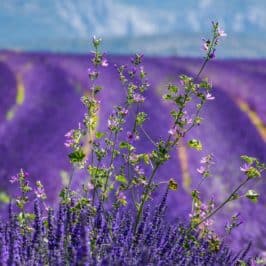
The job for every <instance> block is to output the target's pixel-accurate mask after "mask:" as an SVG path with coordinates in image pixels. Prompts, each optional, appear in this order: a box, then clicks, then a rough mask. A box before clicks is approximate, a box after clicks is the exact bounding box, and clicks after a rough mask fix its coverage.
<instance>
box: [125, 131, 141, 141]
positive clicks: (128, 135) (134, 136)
mask: <svg viewBox="0 0 266 266" xmlns="http://www.w3.org/2000/svg"><path fill="white" fill-rule="evenodd" d="M127 138H128V140H129V141H133V140H139V136H138V135H136V134H134V133H133V132H130V131H128V132H127Z"/></svg>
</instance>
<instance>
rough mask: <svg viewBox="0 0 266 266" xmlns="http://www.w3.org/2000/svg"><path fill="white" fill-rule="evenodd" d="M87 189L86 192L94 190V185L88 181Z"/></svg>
mask: <svg viewBox="0 0 266 266" xmlns="http://www.w3.org/2000/svg"><path fill="white" fill-rule="evenodd" d="M87 188H88V190H93V189H94V185H93V184H92V183H91V182H90V181H89V182H88V184H87Z"/></svg>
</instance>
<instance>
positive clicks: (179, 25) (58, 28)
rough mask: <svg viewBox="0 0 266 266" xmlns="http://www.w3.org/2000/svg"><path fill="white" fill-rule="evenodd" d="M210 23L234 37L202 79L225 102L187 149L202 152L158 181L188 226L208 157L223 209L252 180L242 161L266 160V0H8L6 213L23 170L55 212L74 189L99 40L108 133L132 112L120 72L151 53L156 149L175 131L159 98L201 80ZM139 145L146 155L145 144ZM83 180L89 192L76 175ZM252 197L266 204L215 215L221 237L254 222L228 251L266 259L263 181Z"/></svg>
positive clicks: (178, 154)
mask: <svg viewBox="0 0 266 266" xmlns="http://www.w3.org/2000/svg"><path fill="white" fill-rule="evenodd" d="M211 21H218V22H219V23H220V25H221V27H222V28H223V29H224V30H225V32H226V33H227V37H226V38H223V40H221V43H220V45H219V47H218V49H217V53H216V59H215V60H213V62H210V64H208V66H207V68H206V69H205V71H204V72H203V75H202V76H208V77H209V79H210V80H211V81H212V84H213V87H214V90H213V95H214V96H215V97H216V99H215V101H211V102H210V103H208V104H207V105H206V108H205V109H204V111H203V114H202V115H203V118H204V122H203V124H202V125H201V126H200V127H197V128H195V130H193V131H192V132H191V134H190V135H189V136H188V137H187V138H186V139H185V141H187V140H189V138H191V137H194V138H199V139H201V140H202V143H203V147H204V150H203V151H202V152H199V153H197V152H195V151H191V150H189V149H188V147H187V146H186V142H185V141H184V142H183V143H181V144H180V146H179V147H178V149H177V150H176V151H174V152H173V154H172V158H173V160H172V161H171V163H169V164H168V165H167V167H166V168H162V169H161V171H160V173H159V178H161V179H162V180H168V179H169V177H173V178H176V179H177V181H178V183H179V184H180V187H179V191H178V193H172V194H171V195H170V198H169V212H168V214H169V216H170V218H171V219H172V218H176V217H182V218H184V219H187V218H188V214H189V212H190V211H191V198H190V193H191V189H192V188H194V187H195V185H196V184H198V183H199V180H200V175H199V174H198V173H197V171H196V169H197V168H198V167H199V161H200V157H201V156H204V155H206V154H208V153H214V155H215V161H216V164H215V166H214V169H213V175H212V178H210V179H209V180H207V181H206V182H208V183H207V184H206V186H202V196H203V198H204V199H205V200H206V199H208V198H210V197H211V196H212V195H214V196H215V199H216V201H217V202H221V201H222V200H223V199H224V197H225V195H227V194H228V193H229V191H231V189H232V187H235V185H237V184H239V182H241V180H242V179H243V174H241V172H240V171H239V167H240V166H241V161H240V159H239V156H240V155H242V154H249V155H251V156H255V157H258V158H259V159H260V160H262V161H264V162H265V161H266V145H265V142H266V104H265V102H266V89H265V84H266V1H265V0H256V1H254V0H234V1H222V0H221V1H217V0H200V1H198V0H186V1H171V0H164V1H157V0H145V1H142V0H135V1H129V0H97V1H92V0H84V1H82V0H79V1H78V0H75V1H74V0H73V1H70V0H61V1H55V0H54V1H53V0H46V1H41V0H27V1H24V0H0V24H1V27H0V35H1V38H0V94H1V97H0V202H2V203H0V211H2V212H3V213H4V211H5V210H6V206H7V205H6V203H7V202H8V197H9V196H10V195H13V196H14V195H16V193H17V189H16V187H15V186H14V185H11V184H10V182H9V178H10V176H12V175H15V174H16V173H17V172H18V171H19V169H20V168H23V169H24V170H25V171H27V172H29V174H30V178H31V182H33V181H34V180H41V181H42V182H43V183H44V185H45V188H46V191H47V194H48V201H49V202H51V203H53V202H55V201H56V200H57V193H58V192H59V191H60V189H61V188H62V186H63V185H65V184H66V180H67V178H68V177H69V175H70V172H71V166H70V164H69V162H68V159H67V154H68V152H69V151H68V150H67V149H66V147H65V146H64V142H65V139H64V135H65V133H66V132H68V131H69V130H70V129H72V128H76V127H77V125H78V122H79V121H82V117H83V113H84V111H85V110H84V109H83V108H82V106H81V103H80V97H81V96H82V95H83V94H84V93H87V92H88V88H89V79H88V76H87V69H88V67H89V53H90V51H91V49H92V48H91V39H92V36H93V35H96V36H99V37H101V38H102V39H103V46H102V47H103V50H104V51H105V52H106V53H107V58H108V61H109V67H108V68H106V69H104V70H102V72H103V73H102V75H100V80H99V82H100V83H101V85H103V86H104V87H105V88H106V89H105V90H104V91H103V92H102V93H101V100H102V103H103V105H102V109H101V112H100V124H99V128H100V129H101V130H105V129H106V124H105V122H106V119H107V117H108V115H109V114H110V112H111V110H112V107H113V106H114V105H115V104H118V103H121V102H123V97H122V96H123V95H122V94H121V84H119V81H118V78H117V77H118V76H117V71H116V70H115V68H114V67H113V65H114V64H115V63H117V64H125V63H128V62H130V60H129V56H128V55H131V54H133V53H135V52H143V53H144V54H145V57H144V58H145V60H144V63H143V65H144V66H145V69H146V70H147V72H148V79H149V83H150V84H151V87H150V89H149V91H148V92H147V95H146V97H147V105H146V107H144V109H145V108H146V109H145V111H147V112H149V113H150V114H151V119H150V120H149V121H148V122H147V125H146V127H147V131H149V132H150V134H151V136H152V137H153V138H154V139H158V138H159V137H160V136H163V135H165V134H166V133H167V131H168V130H169V127H170V121H169V118H168V113H169V111H170V106H168V105H167V104H165V102H163V101H162V100H161V95H162V93H163V92H164V91H165V88H166V87H167V84H168V83H169V82H178V81H177V77H178V75H179V74H182V73H185V74H188V75H191V76H195V75H196V73H197V71H198V70H199V68H200V66H201V64H202V62H203V56H204V52H203V50H202V38H204V37H205V38H208V37H210V31H211ZM129 122H130V121H129ZM131 122H132V121H131ZM139 145H140V146H141V147H142V148H147V149H148V145H147V141H146V142H145V140H143V141H142V142H141V143H140V144H139ZM74 181H76V183H79V182H80V175H79V173H78V172H75V175H74ZM252 188H255V189H256V190H257V191H258V192H259V193H260V194H261V197H260V201H259V203H258V204H257V205H254V204H253V203H250V202H248V201H247V200H245V199H243V200H240V201H239V202H236V203H232V204H230V205H229V206H228V207H226V208H225V209H224V210H223V212H221V213H220V214H218V215H217V216H216V229H217V230H218V232H220V233H221V234H222V233H223V232H224V225H225V223H226V221H227V220H228V219H229V217H230V216H231V215H232V214H234V213H236V212H239V211H241V215H242V217H243V221H244V224H243V225H241V227H242V228H241V230H238V231H237V232H236V233H233V235H232V237H231V238H229V240H228V243H231V244H232V246H233V247H234V248H235V250H239V249H240V248H243V246H246V245H247V244H248V242H249V241H250V240H253V246H252V252H253V254H258V253H259V252H262V251H265V250H266V241H265V239H266V228H265V219H266V211H265V206H266V196H265V195H266V194H265V191H266V182H265V178H262V179H261V180H259V182H255V183H254V184H253V187H252ZM243 193H245V191H243ZM177 206H178V207H177ZM170 218H169V219H170ZM230 241H231V242H230Z"/></svg>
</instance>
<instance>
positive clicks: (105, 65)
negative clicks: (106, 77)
mask: <svg viewBox="0 0 266 266" xmlns="http://www.w3.org/2000/svg"><path fill="white" fill-rule="evenodd" d="M108 66H109V63H108V61H107V59H105V58H104V59H103V60H102V67H108Z"/></svg>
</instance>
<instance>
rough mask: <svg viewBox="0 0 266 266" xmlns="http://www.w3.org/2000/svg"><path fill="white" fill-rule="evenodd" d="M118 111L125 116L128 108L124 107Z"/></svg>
mask: <svg viewBox="0 0 266 266" xmlns="http://www.w3.org/2000/svg"><path fill="white" fill-rule="evenodd" d="M120 113H121V115H124V116H126V115H127V114H128V110H127V109H126V108H122V109H121V111H120Z"/></svg>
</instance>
